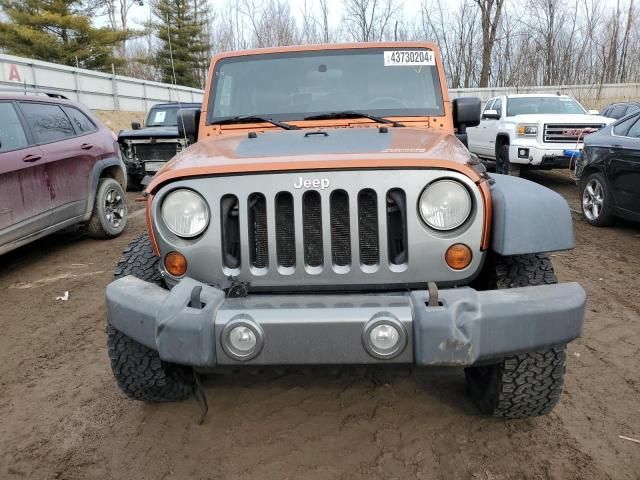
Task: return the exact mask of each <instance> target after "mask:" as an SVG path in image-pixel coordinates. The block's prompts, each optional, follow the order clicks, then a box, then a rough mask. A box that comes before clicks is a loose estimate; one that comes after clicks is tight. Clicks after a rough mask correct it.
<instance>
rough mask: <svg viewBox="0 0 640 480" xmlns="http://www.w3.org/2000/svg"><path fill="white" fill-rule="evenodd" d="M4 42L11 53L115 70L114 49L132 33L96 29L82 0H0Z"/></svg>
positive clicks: (0, 42) (119, 62)
mask: <svg viewBox="0 0 640 480" xmlns="http://www.w3.org/2000/svg"><path fill="white" fill-rule="evenodd" d="M0 8H1V9H2V10H3V11H4V14H5V17H6V19H7V20H6V21H0V45H1V46H2V49H3V50H4V51H5V52H6V53H9V54H12V55H18V56H21V57H29V58H33V59H36V60H43V61H46V62H54V63H60V64H63V65H70V66H76V65H78V66H80V67H83V68H88V69H91V70H100V71H107V72H111V65H115V66H116V67H119V66H122V65H123V64H124V61H125V60H124V59H123V58H118V57H116V56H115V55H114V49H115V47H116V46H118V44H120V43H121V42H122V41H123V40H125V39H127V38H129V37H131V33H130V32H116V31H113V30H112V29H110V28H95V27H94V26H93V25H92V19H91V16H90V13H91V11H90V10H87V9H86V8H85V5H84V3H83V1H81V0H0Z"/></svg>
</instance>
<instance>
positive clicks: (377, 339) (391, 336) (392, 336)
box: [369, 324, 400, 352]
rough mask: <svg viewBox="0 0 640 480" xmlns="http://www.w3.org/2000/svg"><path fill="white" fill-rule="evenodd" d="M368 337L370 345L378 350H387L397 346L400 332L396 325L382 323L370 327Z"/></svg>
mask: <svg viewBox="0 0 640 480" xmlns="http://www.w3.org/2000/svg"><path fill="white" fill-rule="evenodd" d="M369 338H370V339H371V345H373V346H374V347H375V349H376V350H378V351H380V352H388V351H391V350H393V349H394V348H396V347H397V346H398V341H399V340H400V333H399V332H398V330H397V329H396V327H394V326H392V325H386V324H382V325H378V326H377V327H373V328H372V329H371V333H370V334H369Z"/></svg>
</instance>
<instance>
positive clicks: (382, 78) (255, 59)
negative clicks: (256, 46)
mask: <svg viewBox="0 0 640 480" xmlns="http://www.w3.org/2000/svg"><path fill="white" fill-rule="evenodd" d="M213 82H214V84H213V88H212V91H213V92H214V95H213V96H212V98H211V99H210V105H209V115H208V121H209V122H214V121H219V120H222V119H225V118H230V117H235V116H243V115H257V116H263V117H268V118H273V119H277V120H283V121H286V120H302V119H303V118H304V117H308V116H313V115H319V114H323V113H332V112H341V111H345V110H350V111H357V112H365V113H368V114H372V115H378V116H429V115H444V109H443V104H442V92H441V91H440V80H439V77H438V71H437V68H436V66H435V60H434V55H433V52H431V51H430V50H425V49H422V50H420V49H413V50H398V49H396V50H392V49H386V50H385V49H346V50H328V51H319V52H313V51H308V52H286V53H276V54H263V55H247V56H241V57H232V58H226V59H223V60H221V61H219V62H217V64H216V68H215V71H214V76H213Z"/></svg>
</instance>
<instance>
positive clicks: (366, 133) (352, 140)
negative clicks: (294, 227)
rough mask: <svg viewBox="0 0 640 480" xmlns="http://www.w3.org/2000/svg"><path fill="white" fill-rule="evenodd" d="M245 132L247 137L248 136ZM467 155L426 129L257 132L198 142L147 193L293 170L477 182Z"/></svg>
mask: <svg viewBox="0 0 640 480" xmlns="http://www.w3.org/2000/svg"><path fill="white" fill-rule="evenodd" d="M245 132H246V131H245ZM469 159H470V155H469V152H468V151H467V149H466V148H465V147H464V146H463V145H462V143H460V141H459V140H458V139H457V138H456V137H455V136H454V135H451V134H443V133H441V132H435V131H429V130H427V129H424V128H410V127H395V128H394V127H389V128H388V129H385V128H382V129H378V128H373V127H368V128H332V129H322V130H310V129H301V130H278V131H267V132H258V133H257V135H256V136H255V138H250V137H249V136H248V135H247V134H245V135H232V136H231V135H230V136H223V137H216V138H211V139H207V140H204V141H199V142H197V143H195V144H194V145H192V146H191V147H189V148H188V149H186V150H185V151H183V152H181V153H180V154H178V155H177V156H176V157H174V159H173V160H171V161H170V162H169V163H168V164H167V165H166V166H165V167H164V168H163V169H162V170H160V171H159V172H158V173H157V174H156V175H155V176H154V178H153V180H152V181H151V183H150V184H149V186H148V187H147V189H146V190H147V192H148V193H154V192H155V191H156V190H157V189H158V187H159V186H160V185H162V184H164V183H167V182H168V181H171V180H173V179H177V178H184V177H193V176H204V175H219V174H236V173H256V172H267V171H292V170H299V171H303V170H340V169H368V168H378V169H379V168H411V167H414V168H442V169H449V170H456V171H459V172H461V173H463V174H465V175H467V176H469V177H470V178H471V179H472V180H474V181H476V182H477V181H479V180H480V177H479V175H478V173H477V172H476V171H475V170H474V169H473V168H472V167H471V166H470V165H468V161H469Z"/></svg>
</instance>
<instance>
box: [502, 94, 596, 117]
mask: <svg viewBox="0 0 640 480" xmlns="http://www.w3.org/2000/svg"><path fill="white" fill-rule="evenodd" d="M545 113H550V114H557V113H560V114H564V113H577V114H581V115H584V114H585V113H587V112H586V111H585V109H584V108H582V106H581V105H580V104H579V103H578V102H576V101H575V100H573V99H572V98H567V97H521V98H509V99H507V117H513V116H515V115H536V114H545Z"/></svg>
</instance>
